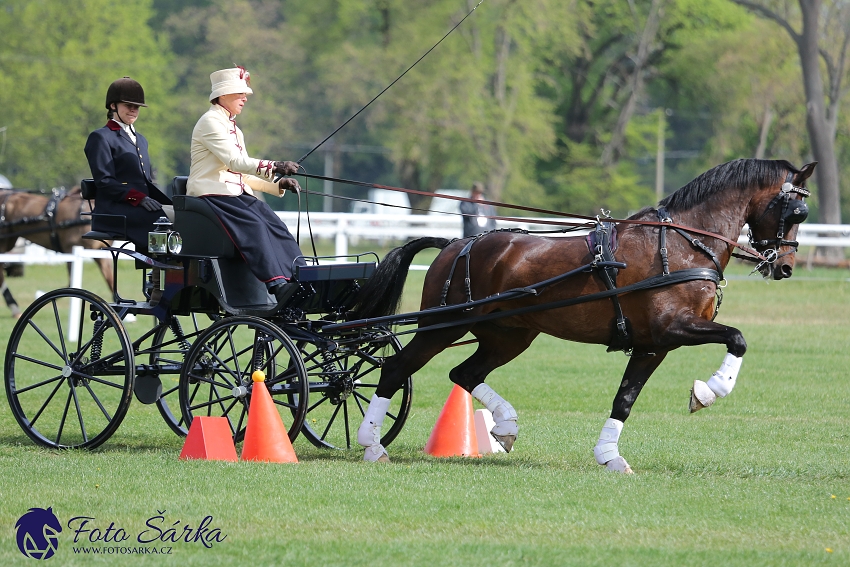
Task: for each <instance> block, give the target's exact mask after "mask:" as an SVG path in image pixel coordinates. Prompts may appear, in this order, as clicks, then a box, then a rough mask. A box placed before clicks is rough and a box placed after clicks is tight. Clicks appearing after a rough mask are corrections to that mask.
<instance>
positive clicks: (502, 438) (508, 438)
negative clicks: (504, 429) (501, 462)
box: [490, 433, 516, 453]
mask: <svg viewBox="0 0 850 567" xmlns="http://www.w3.org/2000/svg"><path fill="white" fill-rule="evenodd" d="M490 435H492V436H493V439H495V440H496V442H497V443H498V444H499V445H501V446H502V449H504V450H505V452H506V453H510V452H511V449H513V448H514V442H516V435H496V434H495V433H490Z"/></svg>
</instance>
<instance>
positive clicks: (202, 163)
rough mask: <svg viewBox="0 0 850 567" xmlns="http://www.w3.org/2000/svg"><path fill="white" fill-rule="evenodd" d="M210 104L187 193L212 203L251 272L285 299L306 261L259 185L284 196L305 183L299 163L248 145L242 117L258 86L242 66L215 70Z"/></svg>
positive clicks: (198, 128) (199, 128)
mask: <svg viewBox="0 0 850 567" xmlns="http://www.w3.org/2000/svg"><path fill="white" fill-rule="evenodd" d="M210 83H211V85H212V92H211V93H210V97H209V100H210V104H211V106H210V108H209V110H207V112H206V113H205V114H204V115H203V116H201V118H200V120H198V123H197V124H195V129H194V131H193V132H192V146H191V165H190V167H189V180H188V182H187V184H186V193H187V194H188V195H191V196H195V197H202V198H203V199H204V200H206V201H207V203H209V204H210V206H211V207H212V209H213V211H214V212H215V214H216V216H217V217H218V219H219V221H220V222H221V224H222V226H223V227H224V229H225V231H227V234H228V236H229V237H230V239H231V240H232V241H233V244H234V246H235V247H236V249H237V250H238V251H239V253H240V254H241V255H242V257H243V258H244V259H245V262H246V263H247V264H248V267H249V268H250V270H251V272H252V273H253V274H254V275H255V276H256V277H257V278H258V279H259V280H260V281H262V282H264V283H265V284H266V286H267V287H268V289H269V293H271V294H272V295H274V296H275V297H276V298H277V299H278V300H280V299H281V297H282V295H281V294H282V293H285V292H284V289H285V284H286V283H287V282H288V281H289V279H290V278H291V277H292V270H293V266H295V265H304V264H305V262H304V258H303V256H302V254H301V249H300V248H299V247H298V243H297V242H296V241H295V238H293V236H292V234H290V232H289V229H287V227H286V225H285V224H284V223H283V221H282V220H280V218H279V217H278V216H277V215H276V214H275V213H274V211H273V210H272V209H271V207H269V205H268V204H267V203H266V202H265V201H264V200H263V199H259V198H257V196H256V195H255V192H256V191H260V192H263V193H269V194H271V195H275V196H278V197H280V196H283V194H284V192H285V191H287V190H289V191H292V192H298V191H300V190H301V187H300V186H299V185H298V182H297V181H296V180H295V179H292V178H289V177H282V178H281V179H280V181H279V182H277V183H275V182H274V181H273V179H274V177H275V176H276V175H281V176H286V175H293V174H294V173H296V172H297V171H298V168H299V166H298V164H296V163H294V162H291V161H272V160H265V159H255V158H252V157H250V156H249V155H248V152H247V150H246V149H245V138H244V136H243V135H242V130H240V129H239V127H238V126H236V117H237V116H238V115H239V114H240V113H241V112H242V108H243V107H244V106H245V103H246V102H247V101H248V95H250V94H252V93H253V92H254V91H253V90H251V87H250V74H249V73H248V72H247V71H246V70H245V69H243V68H242V67H236V68H234V69H222V70H219V71H216V72H214V73H212V74H211V75H210Z"/></svg>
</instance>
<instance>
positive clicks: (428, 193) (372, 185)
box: [298, 173, 805, 262]
mask: <svg viewBox="0 0 850 567" xmlns="http://www.w3.org/2000/svg"><path fill="white" fill-rule="evenodd" d="M298 175H301V176H303V177H307V178H310V179H320V180H323V181H334V182H338V183H345V184H348V185H355V186H359V187H369V188H375V189H386V190H388V191H398V192H401V193H408V194H411V195H421V196H424V197H432V198H434V197H436V198H438V199H451V200H453V201H461V202H467V203H480V204H484V205H492V206H494V207H501V208H504V209H514V210H518V211H528V212H532V213H538V214H545V215H552V216H558V217H568V218H572V219H582V220H586V221H587V222H583V223H577V222H570V221H555V220H552V221H547V220H545V219H540V220H536V221H535V223H537V224H551V225H557V226H575V227H586V228H590V226H591V225H590V223H594V224H595V223H596V222H597V221H598V220H599V218H598V217H591V216H586V215H575V214H569V213H562V212H560V211H551V210H548V209H540V208H537V207H527V206H524V205H514V204H511V203H502V202H499V201H486V200H475V199H469V198H467V197H457V196H455V195H440V194H438V193H433V192H431V191H421V190H419V189H405V188H403V187H393V186H392V185H380V184H378V183H367V182H365V181H355V180H352V179H341V178H337V177H327V176H324V175H314V174H307V173H299V174H298ZM804 191H805V189H804ZM314 193H315V194H317V195H325V193H320V192H314ZM325 196H328V197H337V196H336V195H325ZM391 206H392V205H391ZM394 206H396V207H398V208H407V207H400V206H399V205H394ZM487 218H493V219H496V220H507V221H515V222H523V221H526V220H527V219H521V218H516V217H501V216H494V217H487ZM605 221H606V222H611V223H624V224H637V225H643V226H658V227H665V226H666V227H668V228H677V229H681V230H684V231H687V232H692V233H695V234H700V235H702V236H709V237H711V238H715V239H717V240H720V241H723V242H725V243H726V244H728V245H730V246H733V247H735V248H738V249H739V250H741V251H742V252H745V253H747V254H750V255H752V256H753V257H755V258H756V259H758V260H760V261H762V262H767V261H769V259H768V257H766V256H764V255H763V254H761V253H760V252H759V251H757V250H755V249H754V248H750V247H747V246H744V245H742V244H739V243H738V242H737V241H735V240H732V239H731V238H726V237H725V236H723V235H722V234H716V233H714V232H710V231H707V230H702V229H699V228H693V227H690V226H685V225H681V224H676V223H673V222H662V221H644V220H634V219H613V218H606V219H605ZM739 257H740V256H739ZM742 258H747V257H746V256H744V257H742Z"/></svg>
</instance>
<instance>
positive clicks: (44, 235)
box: [0, 187, 115, 319]
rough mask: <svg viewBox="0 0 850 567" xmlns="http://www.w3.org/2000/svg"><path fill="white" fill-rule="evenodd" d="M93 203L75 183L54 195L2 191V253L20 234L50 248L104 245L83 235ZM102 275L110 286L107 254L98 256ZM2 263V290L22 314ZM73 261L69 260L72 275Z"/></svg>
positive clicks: (14, 309) (14, 310)
mask: <svg viewBox="0 0 850 567" xmlns="http://www.w3.org/2000/svg"><path fill="white" fill-rule="evenodd" d="M90 212H91V206H90V203H89V202H88V201H86V200H85V199H83V197H82V194H81V191H80V188H79V187H74V188H73V189H71V191H68V192H67V193H66V192H64V191H57V190H54V192H53V193H52V194H51V195H40V194H38V193H30V192H28V191H15V190H3V191H0V254H5V253H6V252H9V251H10V250H11V249H12V248H14V246H15V242H16V241H17V239H18V237H23V238H26V239H27V240H29V241H30V242H32V243H33V244H38V245H39V246H43V247H44V248H47V249H48V250H54V251H56V252H60V253H69V252H71V249H72V248H73V247H74V246H82V247H84V248H89V249H100V248H104V247H105V245H104V244H103V243H102V242H100V241H96V240H88V239H83V235H84V234H85V233H87V232H88V231H90V230H91V217H87V216H84V215H83V213H90ZM94 260H95V262H97V265H98V267H99V268H100V272H101V274H103V279H104V280H105V281H106V285H108V286H109V289H110V290H114V287H115V284H114V282H113V276H112V261H111V260H110V259H107V258H95V259H94ZM2 267H3V264H2V263H0V290H2V291H0V292H2V293H3V296H4V299H5V300H6V304H7V305H8V306H9V309H10V310H11V311H12V316H13V317H14V318H16V319H17V318H18V317H20V315H21V311H20V308H18V304H17V302H16V301H15V299H14V297H12V294H11V292H10V291H9V289H8V287H7V286H6V281H5V274H4V271H3V270H2ZM70 273H71V265H70V264H68V275H69V277H70Z"/></svg>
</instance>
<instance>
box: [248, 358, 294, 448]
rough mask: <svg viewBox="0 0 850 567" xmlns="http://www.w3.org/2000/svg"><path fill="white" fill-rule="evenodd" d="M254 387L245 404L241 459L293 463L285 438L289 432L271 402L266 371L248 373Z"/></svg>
mask: <svg viewBox="0 0 850 567" xmlns="http://www.w3.org/2000/svg"><path fill="white" fill-rule="evenodd" d="M251 379H252V380H253V381H254V388H253V390H252V392H251V405H250V406H249V407H248V427H247V428H246V430H245V443H244V445H242V460H243V461H266V462H269V463H297V462H298V457H296V456H295V450H294V449H293V448H292V443H291V442H290V441H289V434H288V433H287V432H286V427H284V425H283V420H282V419H281V418H280V414H279V413H278V411H277V408H276V407H275V405H274V401H273V400H272V397H271V395H270V394H269V390H268V388H266V382H265V380H266V375H265V373H263V371H262V370H255V371H254V373H253V374H252V375H251Z"/></svg>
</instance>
